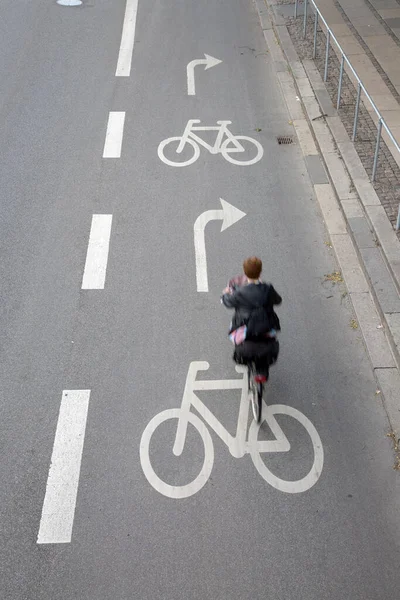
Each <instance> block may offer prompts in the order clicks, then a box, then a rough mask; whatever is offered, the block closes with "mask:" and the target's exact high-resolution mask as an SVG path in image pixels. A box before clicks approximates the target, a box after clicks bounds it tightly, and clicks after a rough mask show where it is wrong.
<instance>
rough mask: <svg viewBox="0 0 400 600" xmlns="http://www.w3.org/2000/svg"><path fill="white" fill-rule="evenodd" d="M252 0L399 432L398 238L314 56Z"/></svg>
mask: <svg viewBox="0 0 400 600" xmlns="http://www.w3.org/2000/svg"><path fill="white" fill-rule="evenodd" d="M254 2H255V6H256V9H257V12H258V15H259V18H260V22H261V27H262V29H263V34H264V37H265V41H266V43H267V46H268V50H269V56H270V57H271V59H272V61H273V62H274V65H275V70H276V73H277V78H278V81H279V83H280V87H281V89H282V93H283V96H284V98H285V101H286V104H287V107H288V111H289V114H290V116H291V120H292V123H293V127H294V129H295V132H296V135H297V138H298V140H299V144H300V147H301V149H302V152H303V155H304V160H305V163H306V166H307V169H308V172H309V175H310V179H311V181H312V183H313V186H314V190H315V195H316V198H317V200H318V202H319V205H320V208H321V211H322V214H323V217H324V221H325V225H326V227H327V230H328V233H329V235H330V238H331V243H332V247H333V249H334V251H335V254H336V257H337V260H338V263H339V265H340V269H341V272H342V275H343V278H344V281H345V284H346V286H347V289H348V293H349V296H350V298H351V301H352V304H353V307H354V311H355V313H356V316H357V321H358V324H359V327H360V329H361V332H362V335H363V338H364V342H365V345H366V348H367V351H368V355H369V357H370V360H371V363H372V367H373V369H374V373H375V377H376V379H377V383H378V387H379V390H380V391H382V393H383V396H384V398H383V402H384V406H385V409H386V412H387V415H388V419H389V423H390V426H391V428H392V430H393V431H397V432H400V392H399V390H400V373H399V365H400V293H399V290H400V242H399V240H398V238H397V236H396V234H395V232H394V231H393V229H392V226H391V224H390V222H389V219H388V218H387V216H386V213H385V210H384V208H383V206H382V205H381V203H380V200H379V198H378V196H377V195H376V193H375V190H374V189H373V186H372V185H371V183H370V181H369V179H368V176H367V173H366V171H365V169H364V167H363V166H362V163H361V161H360V159H359V157H358V155H357V152H356V150H355V148H354V145H353V143H352V142H351V141H350V139H349V136H348V134H347V132H346V130H345V128H344V126H343V124H342V123H341V121H340V118H339V117H338V116H337V113H336V110H335V109H334V107H333V105H332V102H331V100H330V98H329V96H328V93H327V90H326V88H325V84H324V82H323V80H322V79H321V77H320V75H319V72H318V70H317V68H316V67H315V65H314V63H313V61H304V64H303V63H302V62H301V61H300V60H299V57H298V55H297V52H296V50H295V48H294V46H293V43H292V41H291V39H290V36H289V33H288V30H287V28H286V25H285V24H284V20H283V19H282V18H281V17H280V16H279V15H277V14H276V13H275V12H274V11H273V8H274V5H275V4H276V2H275V0H254ZM321 156H322V159H321ZM327 174H328V175H329V178H328V176H327ZM396 362H397V364H396Z"/></svg>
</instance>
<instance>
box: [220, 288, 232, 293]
mask: <svg viewBox="0 0 400 600" xmlns="http://www.w3.org/2000/svg"><path fill="white" fill-rule="evenodd" d="M222 293H223V294H232V288H230V287H226V288H225V289H224V291H223V292H222Z"/></svg>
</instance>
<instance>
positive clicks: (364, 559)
mask: <svg viewBox="0 0 400 600" xmlns="http://www.w3.org/2000/svg"><path fill="white" fill-rule="evenodd" d="M136 9H137V12H136ZM126 11H127V12H126ZM0 17H1V18H0V33H1V34H0V56H1V59H0V145H1V146H0V147H1V160H0V182H1V187H0V189H1V205H0V252H1V262H0V274H1V288H0V289H1V304H0V325H1V355H0V369H1V371H0V372H1V376H0V394H1V395H0V403H1V404H0V408H1V420H0V447H1V461H0V480H1V487H0V517H1V550H0V565H1V566H0V597H1V598H2V600H22V599H24V600H25V599H26V600H54V599H55V598H57V599H58V600H72V599H74V598H77V599H79V600H92V599H93V600H94V599H96V600H132V599H136V598H137V599H139V598H140V599H141V600H147V599H148V600H150V599H151V600H165V599H171V600H172V599H174V600H175V599H182V600H183V599H185V600H186V599H190V600H205V599H208V598H210V599H211V598H212V599H213V600H226V599H227V598H229V599H230V600H243V599H246V598H253V599H260V600H261V599H265V598H268V599H270V598H271V599H272V598H273V599H274V600H280V599H282V600H321V599H322V598H323V599H324V600H345V599H346V600H347V599H349V598H351V599H352V600H381V599H387V598H395V597H397V595H398V590H399V584H400V574H399V569H398V567H399V563H400V545H399V539H400V518H399V515H400V494H399V478H398V475H397V473H396V472H395V471H394V470H393V454H392V447H391V443H390V440H388V438H387V437H386V434H387V432H388V422H387V418H386V415H385V412H384V409H383V407H382V403H381V398H380V397H379V394H378V395H377V394H376V383H375V380H374V377H373V373H372V370H371V367H370V363H369V361H368V357H367V355H366V352H365V349H364V346H363V342H362V339H361V334H360V332H359V331H358V330H357V329H353V328H352V327H351V322H352V319H353V318H354V315H353V313H352V311H351V308H350V305H349V302H348V299H347V298H346V291H345V288H344V287H343V284H341V283H336V284H335V283H332V282H330V281H326V275H328V274H330V273H333V272H334V271H335V270H336V268H337V267H336V263H335V258H334V256H333V253H332V250H331V248H330V247H329V244H328V243H327V242H329V240H328V237H327V234H326V232H325V229H324V224H323V220H322V217H321V214H320V211H319V208H318V207H317V204H316V200H315V198H314V195H313V189H312V186H311V183H310V179H309V176H308V173H307V170H306V167H305V164H304V160H303V157H302V153H301V150H300V147H299V145H298V143H296V140H295V141H294V143H293V144H291V145H279V144H278V142H277V138H278V137H279V136H282V135H283V136H285V135H293V130H292V126H291V124H290V123H289V116H288V112H287V110H286V106H285V103H284V100H283V97H282V95H281V92H280V88H279V85H278V80H277V76H276V73H275V72H274V70H273V67H272V61H271V60H270V58H269V56H268V53H267V52H266V46H265V42H264V38H263V35H262V30H261V27H260V23H259V20H258V16H257V13H256V10H255V7H254V5H253V3H252V1H251V0H229V1H228V0H220V1H219V2H210V1H208V2H205V1H200V2H199V0H186V1H185V2H178V1H177V0H175V1H173V2H166V1H165V0H153V1H151V2H145V1H144V0H139V2H138V4H137V3H136V2H135V1H133V2H132V1H131V0H128V3H126V2H125V0H115V1H114V2H107V1H106V0H91V1H89V0H87V1H85V0H84V1H83V4H82V5H81V6H79V7H66V6H60V5H59V4H57V3H56V2H54V1H53V0H36V1H35V2H28V1H26V0H23V1H21V2H13V1H11V0H3V2H2V3H1V7H0ZM124 23H125V29H124V34H123V26H124ZM134 25H135V27H134ZM132 44H133V52H131V50H132ZM121 48H122V49H121ZM205 54H206V55H208V56H210V57H213V58H215V59H218V60H219V61H222V62H220V63H218V64H214V66H210V67H209V68H208V69H205V66H207V65H206V64H205V62H203V63H200V62H199V63H197V64H195V65H192V67H191V68H193V73H192V74H190V75H189V77H188V73H189V71H188V64H189V63H191V62H192V61H200V60H203V61H205V60H206V59H205V57H204V55H205ZM192 77H193V78H194V82H195V89H194V93H188V91H189V92H190V91H192V92H193V86H192V83H191V82H192ZM188 86H189V89H188ZM111 113H112V114H111ZM193 119H196V120H200V121H201V123H200V125H199V123H196V124H194V126H200V127H203V126H204V127H207V126H208V127H211V126H214V127H220V126H219V125H217V122H218V121H230V122H231V123H230V124H226V125H225V126H221V127H226V130H222V129H221V130H220V133H222V132H223V131H228V132H230V133H231V134H232V137H231V142H230V143H227V145H226V146H225V147H224V146H223V143H222V141H221V140H220V141H218V140H217V133H218V132H217V131H216V130H215V131H212V130H209V131H204V130H203V132H201V131H196V132H193V134H194V135H198V136H199V137H200V138H201V139H203V140H205V141H206V142H209V144H210V147H209V149H207V148H206V147H204V146H202V145H201V144H199V143H198V142H195V141H193V137H190V141H189V142H187V144H186V145H185V148H184V150H183V152H182V154H177V153H176V151H175V150H176V148H177V145H178V142H179V140H178V141H175V142H171V144H170V145H167V144H166V145H165V146H164V147H165V154H163V152H161V151H160V144H161V143H162V142H163V141H164V140H167V139H168V138H170V137H175V138H177V137H181V136H182V135H183V134H184V131H185V129H186V128H187V125H188V122H189V121H190V120H193ZM187 131H188V130H187ZM193 134H191V135H193ZM188 135H189V134H188ZM225 135H226V134H225ZM234 136H246V137H247V138H251V140H250V141H249V140H247V141H243V146H242V148H243V147H245V148H246V150H245V151H244V152H238V151H237V152H236V153H235V152H232V149H233V148H234V147H235V143H236V144H237V143H238V140H237V139H236V137H234ZM216 140H217V142H216ZM252 140H255V142H256V143H254V142H253V141H252ZM215 142H216V143H215ZM174 144H175V145H174ZM190 144H192V145H190ZM229 144H230V145H229ZM239 144H240V141H239ZM196 148H198V150H199V152H198V154H199V156H198V158H197V160H196V161H195V162H192V164H188V165H187V166H173V165H171V164H170V163H171V162H172V163H173V162H174V161H178V160H179V161H183V162H185V161H190V160H191V159H192V158H194V157H195V156H196V152H197V150H196ZM210 148H211V149H213V150H214V152H211V151H210ZM224 148H225V150H224ZM260 148H261V151H260ZM239 149H240V148H239ZM236 150H238V148H237V147H236ZM160 154H161V155H162V156H165V157H166V159H167V161H168V160H169V163H168V162H167V161H163V160H161V159H160ZM261 154H262V156H261ZM239 160H244V161H248V162H252V164H248V165H238V164H235V162H233V161H239ZM220 198H222V199H223V200H224V201H225V203H228V205H231V206H232V207H234V208H235V209H238V210H239V211H242V213H245V216H243V215H241V218H240V219H238V220H237V221H236V222H234V223H232V224H231V226H229V227H227V228H226V229H225V230H224V231H222V232H221V225H222V223H223V222H222V218H223V214H222V210H223V209H222V207H221V201H220ZM225 206H226V205H225ZM229 210H230V211H233V209H228V212H229ZM207 211H217V212H213V213H211V214H210V213H208V212H207ZM206 212H207V215H208V216H205V217H204V216H203V217H201V215H203V213H206ZM96 215H103V217H98V216H96ZM104 215H108V216H106V217H104ZM236 216H238V213H236ZM199 217H201V218H200V220H199V221H198V219H199ZM231 217H232V214H231ZM227 218H228V220H229V217H227ZM233 220H234V219H233ZM196 222H197V223H198V224H199V223H200V229H198V230H197V234H196V230H195V229H194V225H195V223H196ZM202 227H203V229H202ZM196 236H197V240H198V243H197V246H196V248H195V239H196ZM196 252H197V254H198V256H197V259H198V260H197V261H196ZM254 254H255V255H259V256H260V257H261V258H262V259H263V261H264V277H265V279H267V280H270V281H272V282H273V283H274V286H275V287H276V289H277V290H278V292H279V293H280V294H281V295H282V297H283V304H282V307H281V308H280V309H279V316H280V318H281V322H282V334H281V338H280V339H281V355H280V359H279V362H278V364H277V365H276V367H274V368H273V370H272V371H271V381H270V383H269V385H268V389H267V394H268V397H267V401H268V403H269V404H278V405H284V406H290V407H292V408H293V409H295V411H293V410H292V411H290V410H289V414H286V415H285V414H284V415H282V414H281V415H280V416H279V414H278V415H277V418H276V421H274V419H273V416H272V427H273V426H274V422H275V423H276V422H277V423H278V428H277V431H278V432H282V431H283V432H284V434H285V435H286V436H287V439H288V440H289V442H290V450H289V451H285V452H283V451H280V452H273V453H272V452H271V453H266V454H263V455H262V459H261V460H262V461H263V464H265V465H268V467H269V468H270V470H271V472H272V473H273V474H274V476H272V478H271V481H272V483H271V482H268V481H267V480H266V478H265V477H264V476H260V473H259V472H258V471H257V470H256V469H255V468H254V464H253V461H252V455H251V452H253V454H254V452H255V453H256V454H257V452H256V449H257V444H258V440H261V439H263V438H264V439H270V440H273V439H275V437H276V436H274V434H273V433H272V431H271V429H270V428H269V427H268V424H267V422H264V423H263V426H262V431H261V432H260V433H259V435H258V438H257V439H252V441H251V440H250V441H249V443H248V445H247V446H245V445H244V442H243V444H240V443H239V442H238V441H237V442H236V443H235V442H232V443H231V447H230V449H229V448H228V447H227V444H226V443H224V442H223V441H222V440H221V439H220V437H219V436H218V435H217V433H216V431H215V429H216V427H217V426H216V424H215V422H213V423H212V424H211V425H209V426H207V427H206V425H205V423H206V421H205V420H204V418H202V417H200V416H199V412H198V411H197V410H196V409H195V408H192V409H191V413H193V414H195V415H197V416H198V419H197V420H196V419H194V421H193V420H192V424H193V422H194V424H195V425H197V427H200V429H198V431H197V432H196V430H195V429H194V428H193V425H189V428H188V435H187V439H186V444H185V447H184V450H183V453H182V455H181V456H179V457H178V456H175V455H174V454H173V451H172V450H173V447H174V441H175V436H176V431H177V430H176V423H177V421H176V420H175V421H172V420H169V421H165V422H163V423H161V424H160V425H159V427H157V428H156V429H155V431H154V434H153V435H152V436H151V439H148V438H149V435H147V437H146V435H144V436H143V432H144V431H146V432H149V429H148V428H147V429H146V427H147V425H148V423H149V422H150V421H151V420H152V419H153V417H155V415H157V414H159V413H162V412H163V411H165V410H169V409H179V407H180V406H181V403H182V399H183V398H184V399H186V401H187V402H188V401H190V400H191V399H193V394H191V392H190V389H189V388H186V391H185V383H186V380H187V377H188V372H189V368H190V365H191V364H192V363H196V362H197V361H202V362H203V363H204V362H207V363H209V365H210V368H209V370H208V371H199V373H198V374H197V379H198V380H203V379H205V380H212V381H214V380H217V381H219V383H217V384H212V383H211V384H208V387H209V388H210V387H211V388H212V387H213V385H214V387H218V386H219V387H220V388H224V386H225V388H226V387H227V386H229V385H230V384H226V381H227V380H228V381H230V380H233V379H235V378H237V379H238V380H240V378H241V375H240V374H238V373H236V371H235V369H234V365H233V363H232V360H231V354H232V346H231V344H230V342H229V340H228V338H227V329H228V325H229V319H230V314H229V313H228V311H226V310H225V309H224V307H223V306H222V305H221V304H220V293H221V290H222V288H223V287H224V286H225V285H226V282H227V280H228V279H229V278H230V277H232V276H233V275H236V274H237V273H238V272H239V271H240V269H241V264H242V261H243V259H244V258H245V257H247V256H249V255H254ZM196 265H197V272H196ZM199 268H200V270H201V272H202V274H200V275H199V272H198V269H199ZM204 273H206V280H207V281H206V284H207V285H206V286H205V284H204V281H205V280H204ZM199 277H200V282H202V285H203V287H204V286H205V287H206V290H204V291H198V282H199ZM200 287H201V286H200ZM207 290H208V291H207ZM192 366H193V365H192ZM203 366H204V365H203ZM188 381H189V384H190V377H189V379H188ZM224 382H225V383H224ZM234 384H235V382H234V383H233V384H232V385H231V387H234ZM239 386H240V384H239V385H238V386H237V387H239ZM189 387H190V386H189ZM200 387H201V386H200ZM204 388H207V384H205V385H203V390H202V391H199V392H196V397H197V398H198V399H200V400H201V402H203V403H204V405H206V406H207V407H208V408H209V409H210V410H211V411H212V413H213V414H214V415H215V416H216V417H217V419H218V421H219V422H220V423H221V424H223V426H224V427H225V428H226V429H227V431H228V432H230V433H231V434H232V435H234V434H235V432H236V427H237V422H238V414H239V406H240V399H241V396H240V389H236V390H235V389H225V388H224V389H208V390H207V389H204ZM77 390H80V391H81V392H80V393H78V392H77ZM60 407H61V412H60ZM296 411H299V412H300V413H301V414H302V415H304V416H305V417H306V418H307V419H306V420H304V422H305V423H307V424H308V423H312V425H311V426H310V427H311V428H312V431H313V432H314V428H315V432H317V436H316V435H315V434H314V433H313V434H312V435H311V437H310V435H309V434H308V433H307V431H306V429H305V428H304V427H303V425H302V424H301V423H300V422H299V420H297V419H296V415H298V414H299V412H296ZM171 414H172V413H168V415H171ZM180 414H187V413H183V412H179V411H178V412H175V413H173V415H175V416H178V415H180ZM202 414H203V416H204V415H205V414H206V413H205V412H204V410H203V413H202ZM265 414H267V412H266V413H265ZM268 414H272V413H268ZM293 417H295V418H293ZM199 419H200V420H201V421H202V422H203V423H204V425H203V426H199V425H198V422H199ZM270 421H271V418H270ZM248 422H249V423H250V417H249V419H248V418H247V412H246V414H244V415H242V416H241V418H240V419H239V430H240V431H242V432H243V431H244V432H245V431H246V430H247V424H248ZM153 423H154V422H153ZM199 431H201V433H202V435H201V436H200V435H199ZM205 431H208V432H209V434H210V435H211V440H212V441H211V442H210V439H209V438H208V437H206V436H207V433H205ZM142 436H143V437H142ZM202 437H203V439H205V440H206V447H205V448H206V450H204V446H203V442H202ZM318 439H320V440H321V443H322V448H323V455H324V463H323V468H322V471H321V469H318V468H316V469H314V471H311V478H312V479H311V480H310V485H309V486H308V489H306V490H305V491H301V489H300V488H299V485H300V484H299V485H298V484H296V483H293V482H296V481H298V480H303V479H304V477H306V475H307V473H309V471H310V469H311V468H312V465H313V457H314V451H315V452H316V453H317V454H318V456H320V457H321V456H322V453H321V449H320V447H319V446H318V444H319V442H318ZM146 440H147V441H146ZM225 441H226V440H225ZM141 443H142V453H140V445H141ZM146 444H147V445H146ZM317 446H318V449H317ZM210 448H211V450H210ZM212 448H213V452H214V455H213V456H212ZM230 450H231V452H232V453H231V452H230ZM241 450H242V454H244V456H242V457H240V458H237V457H235V456H234V454H235V453H236V456H237V455H238V454H239V455H240V451H241ZM210 452H211V454H210ZM204 453H205V454H204ZM232 454H233V455H232ZM146 456H147V457H148V460H149V463H147V462H146ZM204 456H205V462H204ZM52 457H53V462H52V467H51V469H50V464H51V461H52ZM144 462H145V463H146V464H145V465H144V466H143V464H144ZM203 462H204V464H205V469H206V470H207V468H211V467H212V472H211V474H210V476H209V478H208V479H207V477H204V478H203V480H201V481H200V483H201V485H200V486H199V485H197V483H199V480H198V479H196V478H197V477H198V475H199V473H200V471H201V470H202V465H203ZM148 464H151V468H152V469H154V473H157V476H158V477H159V481H161V482H164V483H167V484H169V486H170V487H165V486H164V488H163V487H162V486H161V489H162V490H164V492H165V490H170V496H172V497H169V496H168V495H165V493H161V492H160V491H158V490H157V489H156V487H157V481H158V480H157V481H156V479H155V478H154V476H152V475H150V476H148V477H146V476H145V472H146V469H147V474H148V472H149V467H148ZM146 465H147V467H146ZM49 469H50V470H49ZM192 481H194V482H197V483H193V485H192V486H190V485H189V487H186V488H184V489H186V492H187V493H186V496H187V497H185V498H177V497H176V496H179V493H180V492H179V490H180V489H182V488H183V486H186V485H187V484H190V482H192ZM280 481H289V482H292V483H291V484H290V483H289V484H288V490H284V491H282V489H279V482H280ZM203 484H204V485H203ZM196 486H197V487H196ZM199 487H200V489H198V490H197V488H199ZM300 487H301V485H300Z"/></svg>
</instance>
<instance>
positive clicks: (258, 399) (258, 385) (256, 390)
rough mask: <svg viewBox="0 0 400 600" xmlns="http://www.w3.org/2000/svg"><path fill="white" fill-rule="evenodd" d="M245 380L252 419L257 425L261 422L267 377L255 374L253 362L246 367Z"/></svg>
mask: <svg viewBox="0 0 400 600" xmlns="http://www.w3.org/2000/svg"><path fill="white" fill-rule="evenodd" d="M247 380H248V388H249V396H250V402H251V408H252V410H253V417H254V420H255V422H256V423H257V424H259V423H260V422H261V413H262V401H263V393H264V386H265V384H266V382H267V377H266V376H265V375H260V374H257V371H256V366H255V363H254V361H252V362H250V363H249V364H248V365H247Z"/></svg>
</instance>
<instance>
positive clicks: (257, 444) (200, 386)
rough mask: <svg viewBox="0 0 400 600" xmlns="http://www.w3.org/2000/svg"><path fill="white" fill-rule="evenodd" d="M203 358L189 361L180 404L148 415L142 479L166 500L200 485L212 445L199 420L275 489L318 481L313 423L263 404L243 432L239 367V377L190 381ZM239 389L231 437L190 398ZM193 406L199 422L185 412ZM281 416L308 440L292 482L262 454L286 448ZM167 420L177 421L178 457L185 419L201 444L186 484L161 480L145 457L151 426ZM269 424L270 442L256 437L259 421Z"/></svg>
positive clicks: (245, 408)
mask: <svg viewBox="0 0 400 600" xmlns="http://www.w3.org/2000/svg"><path fill="white" fill-rule="evenodd" d="M209 366H210V365H209V364H208V363H207V362H202V361H196V362H192V363H190V366H189V371H188V374H187V378H186V385H185V390H184V393H183V398H182V404H181V407H180V408H171V409H168V410H164V411H163V412H160V413H159V414H158V415H156V416H155V417H153V419H152V420H151V421H150V422H149V424H148V425H147V427H146V428H145V430H144V432H143V434H142V438H141V441H140V462H141V465H142V469H143V472H144V474H145V476H146V478H147V480H148V482H149V483H150V484H151V485H152V486H153V487H154V488H155V489H156V490H157V491H158V492H159V493H160V494H163V495H164V496H167V497H168V498H187V497H189V496H192V495H193V494H195V493H197V492H198V491H199V490H201V488H202V487H203V486H204V485H205V484H206V482H207V480H208V478H209V477H210V474H211V470H212V467H213V464H214V446H213V441H212V438H211V434H210V432H209V430H208V429H207V427H206V425H205V423H207V425H208V426H209V427H210V428H211V429H213V430H214V431H215V433H216V434H217V435H218V437H219V438H220V439H221V440H222V441H223V442H224V443H225V444H226V446H227V447H228V449H229V452H230V453H231V455H232V456H233V457H234V458H241V457H243V456H244V455H245V454H250V456H251V459H252V461H253V464H254V466H255V468H256V469H257V471H258V472H259V474H260V475H261V477H262V478H263V479H265V481H267V482H268V483H269V484H270V485H272V486H273V487H275V488H276V489H278V490H280V491H282V492H287V493H291V494H294V493H298V492H305V491H306V490H308V489H310V488H311V487H312V486H313V485H314V484H315V483H316V482H317V481H318V479H319V477H320V475H321V471H322V467H323V463H324V452H323V448H322V442H321V439H320V437H319V434H318V432H317V430H316V429H315V427H314V425H313V424H312V423H311V421H309V420H308V419H307V417H306V416H305V415H303V413H301V412H300V411H298V410H297V409H295V408H292V407H290V406H286V405H284V404H274V405H271V406H266V405H264V406H263V414H262V419H261V423H260V424H258V425H257V424H256V423H255V421H252V423H251V426H250V429H249V433H248V436H247V439H246V434H247V423H248V414H249V409H250V402H249V400H248V385H247V372H246V370H245V369H243V368H242V367H236V371H237V372H238V373H242V378H241V379H231V380H200V381H198V380H196V376H197V372H198V371H206V370H207V369H208V368H209ZM227 389H229V390H235V389H240V390H242V394H241V401H240V408H239V416H238V422H237V431H236V435H235V436H232V435H231V434H230V433H229V432H228V431H227V430H226V429H225V427H224V426H223V425H222V423H220V421H219V420H218V419H217V418H216V417H215V415H214V414H213V413H212V412H211V411H210V410H209V409H208V408H207V407H206V406H205V405H204V404H203V402H202V401H201V400H200V399H199V398H198V396H196V394H195V392H196V391H203V390H227ZM191 408H195V409H196V411H197V412H198V413H199V415H200V416H201V417H202V419H203V421H202V420H201V419H200V418H199V417H198V416H197V415H196V414H194V413H193V412H192V411H191ZM276 415H287V416H289V417H292V418H293V419H296V420H297V421H298V422H299V423H300V424H301V425H303V427H304V428H305V430H306V431H307V433H308V435H309V436H310V438H311V442H312V447H313V451H314V460H313V464H312V466H311V469H310V471H309V472H308V474H307V475H306V476H305V477H303V478H302V479H298V480H297V481H286V480H284V479H280V478H279V477H277V476H276V475H274V474H273V473H272V471H270V469H268V467H267V466H266V464H265V462H264V460H263V459H262V458H261V455H262V454H265V453H273V452H289V450H290V447H291V446H290V442H289V440H288V439H287V437H286V435H285V434H284V432H283V431H282V428H281V427H280V425H279V424H278V422H277V420H276V418H275V416H276ZM170 419H176V420H177V429H176V437H175V442H174V444H173V447H172V452H173V454H174V455H175V456H181V455H182V453H183V450H184V447H185V440H186V433H187V428H188V424H189V423H190V424H191V425H192V426H193V427H194V428H195V429H196V430H197V432H198V433H199V434H200V437H201V438H202V440H203V445H204V462H203V466H202V468H201V471H200V473H199V474H198V475H197V477H196V478H195V479H194V480H193V481H191V482H190V483H188V484H186V485H181V486H175V485H171V484H169V483H166V482H165V481H163V480H162V479H161V478H160V477H159V476H158V475H157V474H156V472H155V471H154V469H153V466H152V464H151V460H150V441H151V438H152V435H153V434H154V432H155V431H156V429H157V428H158V427H159V426H160V425H161V424H162V423H164V422H165V421H168V420H170ZM264 421H265V422H266V423H267V424H268V426H269V427H270V430H271V432H272V433H273V435H274V436H275V439H274V440H268V441H264V440H259V439H258V434H259V431H260V428H261V427H262V425H263V422H264Z"/></svg>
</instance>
